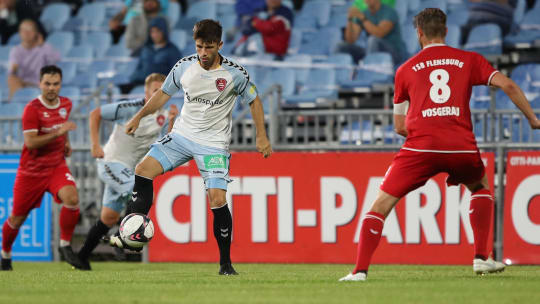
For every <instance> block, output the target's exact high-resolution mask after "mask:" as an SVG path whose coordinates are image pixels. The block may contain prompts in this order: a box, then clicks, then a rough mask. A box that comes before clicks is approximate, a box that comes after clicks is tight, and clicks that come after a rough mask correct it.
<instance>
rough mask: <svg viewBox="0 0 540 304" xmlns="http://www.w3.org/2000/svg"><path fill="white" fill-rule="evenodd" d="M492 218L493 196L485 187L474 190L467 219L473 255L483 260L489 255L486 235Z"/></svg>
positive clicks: (487, 235)
mask: <svg viewBox="0 0 540 304" xmlns="http://www.w3.org/2000/svg"><path fill="white" fill-rule="evenodd" d="M492 218H493V197H492V196H491V192H490V191H489V190H487V189H482V190H479V191H476V192H475V193H473V194H472V196H471V206H470V207H469V219H470V221H471V227H472V230H473V234H474V255H475V257H481V258H483V259H484V260H485V259H487V258H488V256H489V246H488V237H489V232H490V230H491V220H492Z"/></svg>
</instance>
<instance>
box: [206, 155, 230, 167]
mask: <svg viewBox="0 0 540 304" xmlns="http://www.w3.org/2000/svg"><path fill="white" fill-rule="evenodd" d="M204 167H205V168H206V169H220V168H221V169H225V168H226V167H227V159H226V156H225V155H220V154H217V155H205V156H204Z"/></svg>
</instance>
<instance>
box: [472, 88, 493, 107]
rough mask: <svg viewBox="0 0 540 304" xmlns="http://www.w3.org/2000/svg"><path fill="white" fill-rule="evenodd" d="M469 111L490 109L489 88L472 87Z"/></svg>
mask: <svg viewBox="0 0 540 304" xmlns="http://www.w3.org/2000/svg"><path fill="white" fill-rule="evenodd" d="M470 106H471V109H489V108H490V107H491V96H490V88H489V87H488V86H474V87H473V90H472V94H471V103H470Z"/></svg>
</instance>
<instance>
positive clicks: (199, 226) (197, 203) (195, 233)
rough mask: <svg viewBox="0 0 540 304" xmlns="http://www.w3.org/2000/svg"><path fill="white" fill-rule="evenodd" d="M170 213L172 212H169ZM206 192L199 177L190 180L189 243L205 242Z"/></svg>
mask: <svg viewBox="0 0 540 304" xmlns="http://www.w3.org/2000/svg"><path fill="white" fill-rule="evenodd" d="M229 208H230V206H229ZM171 211H172V210H171ZM206 213H207V209H206V190H205V188H204V180H203V179H202V178H201V177H198V176H196V177H192V178H191V241H192V242H206V240H207V238H206V236H207V233H206V219H207V217H206Z"/></svg>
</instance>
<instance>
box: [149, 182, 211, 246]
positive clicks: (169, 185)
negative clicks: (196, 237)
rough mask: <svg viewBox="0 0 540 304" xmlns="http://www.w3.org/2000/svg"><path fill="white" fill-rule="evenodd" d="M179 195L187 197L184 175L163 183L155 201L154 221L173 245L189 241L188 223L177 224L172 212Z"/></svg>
mask: <svg viewBox="0 0 540 304" xmlns="http://www.w3.org/2000/svg"><path fill="white" fill-rule="evenodd" d="M203 189H204V188H203ZM180 195H189V177H188V176H186V175H176V176H173V177H171V178H169V179H168V180H167V181H166V182H165V183H163V186H162V187H161V190H160V191H159V195H158V197H157V199H156V219H157V222H158V225H159V228H160V229H161V232H162V233H163V234H164V235H165V237H166V238H168V239H169V240H171V241H173V242H175V243H187V242H189V241H190V237H189V234H190V223H180V222H178V221H177V220H176V219H175V218H174V215H173V212H172V211H173V208H172V207H173V204H174V200H175V199H176V198H177V197H178V196H180ZM191 205H194V204H193V202H192V204H191ZM205 217H206V216H205Z"/></svg>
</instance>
